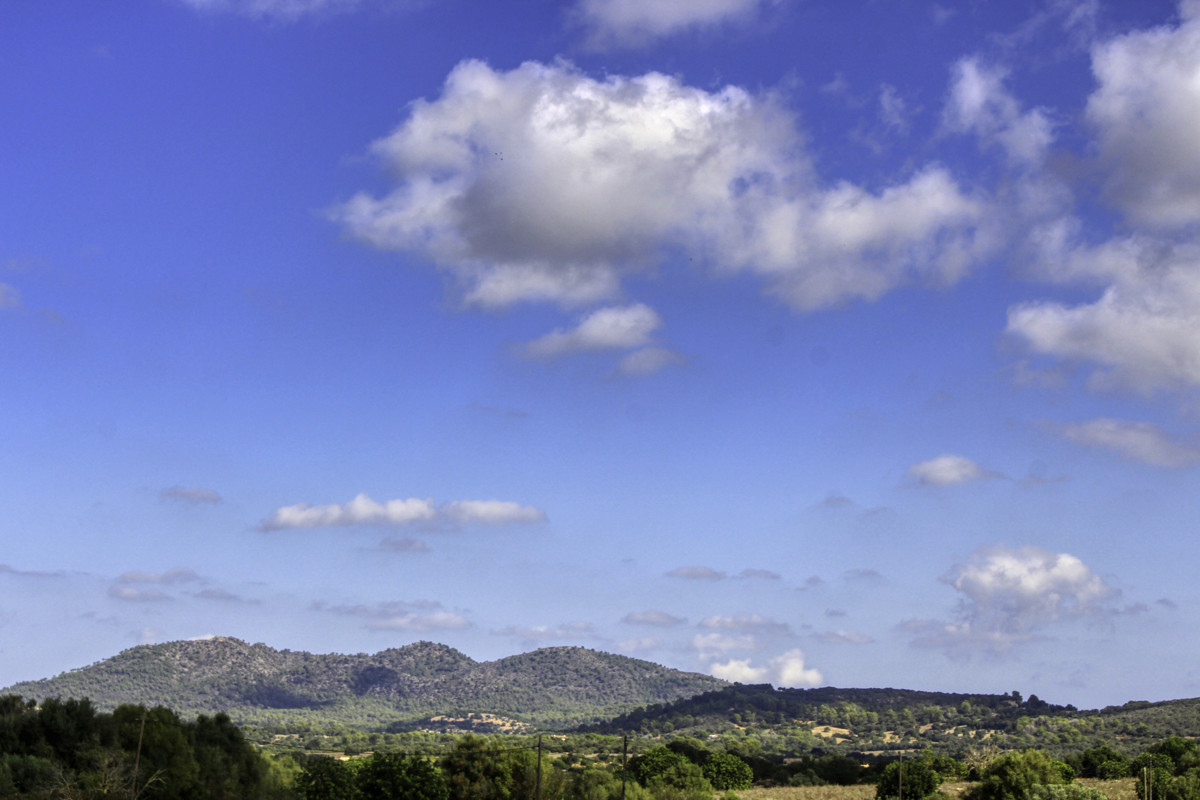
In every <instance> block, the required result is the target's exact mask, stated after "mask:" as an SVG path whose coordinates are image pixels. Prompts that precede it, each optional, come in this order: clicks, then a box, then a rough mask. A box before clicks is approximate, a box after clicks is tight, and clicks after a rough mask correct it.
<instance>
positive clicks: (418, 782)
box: [358, 753, 450, 800]
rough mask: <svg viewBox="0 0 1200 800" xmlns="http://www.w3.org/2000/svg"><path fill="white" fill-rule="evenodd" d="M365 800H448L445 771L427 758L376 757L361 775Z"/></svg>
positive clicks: (362, 792)
mask: <svg viewBox="0 0 1200 800" xmlns="http://www.w3.org/2000/svg"><path fill="white" fill-rule="evenodd" d="M358 788H359V792H360V794H361V796H362V798H363V800H447V798H449V796H450V790H449V788H447V786H446V781H445V780H444V779H443V777H442V773H441V770H439V769H438V768H437V767H436V766H435V765H434V764H432V763H430V762H429V761H428V760H426V759H424V758H419V757H417V756H402V755H400V754H398V753H376V754H374V755H373V756H371V757H370V758H369V759H367V760H366V761H365V762H364V763H363V765H362V767H361V768H360V769H359V772H358Z"/></svg>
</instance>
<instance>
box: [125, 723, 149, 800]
mask: <svg viewBox="0 0 1200 800" xmlns="http://www.w3.org/2000/svg"><path fill="white" fill-rule="evenodd" d="M145 732H146V709H145V708H143V709H142V727H141V728H139V729H138V746H137V755H135V756H134V757H133V784H132V785H131V786H130V787H129V800H137V774H138V764H139V762H141V760H142V734H144V733H145Z"/></svg>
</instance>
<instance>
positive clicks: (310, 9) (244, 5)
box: [182, 0, 410, 22]
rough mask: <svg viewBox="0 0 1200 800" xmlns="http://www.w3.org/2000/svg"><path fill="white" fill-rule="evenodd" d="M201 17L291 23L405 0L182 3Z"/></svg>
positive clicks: (396, 4) (209, 0) (193, 0)
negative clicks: (211, 15)
mask: <svg viewBox="0 0 1200 800" xmlns="http://www.w3.org/2000/svg"><path fill="white" fill-rule="evenodd" d="M182 2H183V3H184V4H185V5H188V6H191V7H192V8H194V9H196V10H197V11H201V12H204V13H230V14H238V15H241V16H244V17H251V18H253V19H270V20H276V21H282V22H293V21H295V20H298V19H300V18H302V17H308V16H317V15H322V14H333V13H343V12H348V11H354V10H355V9H357V8H359V7H360V6H365V5H379V6H382V7H385V8H386V7H393V8H399V7H403V6H406V5H409V4H410V2H409V0H399V1H398V0H182Z"/></svg>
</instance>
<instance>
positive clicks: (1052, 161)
mask: <svg viewBox="0 0 1200 800" xmlns="http://www.w3.org/2000/svg"><path fill="white" fill-rule="evenodd" d="M1198 136H1200V4H1197V3H1196V2H1184V3H1182V4H1179V5H1176V4H1174V3H1166V2H1146V1H1145V0H1139V1H1138V2H1103V1H1102V0H1094V1H1093V2H1086V1H1083V2H1076V1H1075V0H1050V1H1049V2H1005V3H995V2H964V3H946V4H936V3H928V2H910V1H909V0H896V1H895V2H886V3H885V2H877V1H872V0H851V1H850V2H845V3H836V4H832V3H817V2H813V1H812V0H705V2H696V0H686V1H685V0H639V2H628V1H627V0H569V1H568V0H563V2H551V1H550V0H538V1H537V2H491V3H475V2H467V0H424V1H423V2H415V1H414V2H408V1H407V0H395V1H389V0H116V1H114V2H107V3H84V2H71V3H66V4H62V3H58V4H53V7H51V6H50V5H49V4H46V3H42V2H37V0H15V1H14V2H9V3H6V4H5V6H4V9H3V10H2V11H0V509H2V514H0V520H2V521H0V525H2V530H3V539H2V542H3V548H2V550H0V685H8V684H11V683H13V682H16V681H19V680H26V679H34V678H40V677H47V676H50V675H53V674H57V673H58V672H61V671H63V670H66V669H70V668H74V667H79V666H83V665H86V664H88V663H91V662H93V661H96V660H99V659H102V658H105V657H107V656H110V655H113V654H115V653H116V652H118V651H119V650H121V649H124V648H126V647H130V646H133V645H136V644H139V643H147V642H162V641H170V640H174V639H185V638H194V637H202V636H212V635H229V636H237V637H240V638H243V639H246V640H249V641H261V642H265V643H267V644H269V645H272V646H275V647H279V648H284V647H288V648H293V649H307V650H312V651H316V652H375V651H378V650H381V649H384V648H387V647H394V646H398V645H402V644H405V643H408V642H412V641H417V640H421V639H428V640H434V641H440V642H445V643H447V644H450V645H452V646H454V647H457V648H459V649H461V650H462V651H463V652H465V653H467V654H468V655H470V656H472V657H473V658H476V659H480V660H490V659H494V658H499V657H503V656H506V655H511V654H514V653H518V652H522V651H525V650H529V649H532V648H535V647H540V646H553V645H583V646H587V647H591V648H595V649H601V650H607V651H612V652H618V653H624V654H628V655H632V656H637V657H641V658H646V659H649V660H653V661H656V662H659V663H663V664H667V665H669V666H673V667H678V668H681V669H687V670H698V671H703V672H707V673H711V674H714V675H718V676H720V677H724V678H728V679H730V680H741V681H745V682H766V681H769V682H772V683H775V684H777V685H789V686H815V685H826V684H828V685H837V686H863V687H867V686H894V687H905V688H921V689H937V690H946V691H963V692H965V691H979V692H1008V691H1012V690H1018V691H1021V692H1023V693H1031V692H1032V693H1037V694H1038V695H1039V696H1041V697H1042V698H1043V699H1046V700H1050V701H1053V702H1060V703H1074V704H1076V705H1079V706H1081V707H1098V706H1103V705H1106V704H1109V703H1122V702H1125V701H1127V700H1131V699H1147V700H1161V699H1170V698H1176V697H1190V696H1196V695H1200V673H1198V672H1197V670H1196V669H1195V668H1194V667H1193V666H1190V665H1193V664H1195V663H1197V660H1198V658H1197V657H1198V656H1200V644H1197V642H1196V640H1195V637H1194V636H1193V633H1194V631H1195V630H1196V628H1197V625H1198V624H1200V596H1198V593H1197V590H1196V588H1195V584H1196V582H1195V580H1194V578H1193V575H1192V572H1193V571H1194V570H1193V565H1194V564H1196V563H1197V562H1198V560H1200V543H1198V542H1197V539H1196V536H1195V530H1194V528H1195V520H1197V519H1200V492H1197V491H1196V488H1197V483H1196V474H1197V473H1196V469H1197V465H1200V420H1198V415H1200V404H1198V403H1197V400H1198V393H1197V387H1198V386H1200V149H1197V148H1196V145H1195V142H1196V141H1197V137H1198Z"/></svg>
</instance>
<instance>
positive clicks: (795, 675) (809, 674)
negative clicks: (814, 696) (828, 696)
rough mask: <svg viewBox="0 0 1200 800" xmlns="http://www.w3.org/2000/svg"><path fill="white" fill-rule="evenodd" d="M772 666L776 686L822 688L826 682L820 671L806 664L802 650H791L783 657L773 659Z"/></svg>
mask: <svg viewBox="0 0 1200 800" xmlns="http://www.w3.org/2000/svg"><path fill="white" fill-rule="evenodd" d="M770 664H771V671H772V672H773V673H774V675H775V681H774V682H775V685H776V686H786V687H791V688H803V687H808V686H820V685H821V684H822V683H824V682H825V678H824V676H822V675H821V671H820V670H818V669H816V668H813V667H809V666H808V665H807V664H806V663H805V658H804V652H803V651H801V650H789V651H787V652H786V653H784V654H783V655H781V656H779V657H777V658H773V659H771V661H770Z"/></svg>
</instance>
